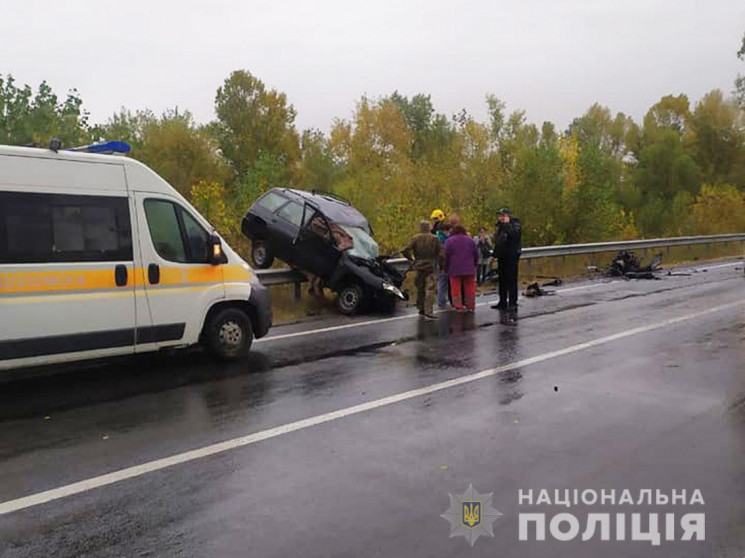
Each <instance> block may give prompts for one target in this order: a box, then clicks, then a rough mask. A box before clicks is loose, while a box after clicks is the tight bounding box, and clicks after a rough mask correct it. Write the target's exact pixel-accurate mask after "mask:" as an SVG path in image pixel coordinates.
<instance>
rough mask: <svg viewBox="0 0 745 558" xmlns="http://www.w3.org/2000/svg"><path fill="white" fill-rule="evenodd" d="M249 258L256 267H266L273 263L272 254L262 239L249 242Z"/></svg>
mask: <svg viewBox="0 0 745 558" xmlns="http://www.w3.org/2000/svg"><path fill="white" fill-rule="evenodd" d="M251 259H252V260H253V263H254V267H256V268H258V269H268V268H270V267H272V264H273V263H274V255H273V254H272V253H271V252H270V251H269V248H268V247H267V245H266V243H265V242H264V241H263V240H256V241H254V242H252V243H251Z"/></svg>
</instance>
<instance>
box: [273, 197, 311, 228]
mask: <svg viewBox="0 0 745 558" xmlns="http://www.w3.org/2000/svg"><path fill="white" fill-rule="evenodd" d="M308 213H310V212H308ZM277 215H279V216H280V217H282V219H285V220H286V221H289V222H290V223H292V224H293V225H295V226H296V227H300V226H302V224H303V206H302V205H300V204H299V203H297V202H294V201H291V202H289V203H288V204H287V205H285V206H284V207H283V208H282V209H280V210H279V211H278V212H277ZM308 217H309V215H306V216H305V218H306V220H307V219H308Z"/></svg>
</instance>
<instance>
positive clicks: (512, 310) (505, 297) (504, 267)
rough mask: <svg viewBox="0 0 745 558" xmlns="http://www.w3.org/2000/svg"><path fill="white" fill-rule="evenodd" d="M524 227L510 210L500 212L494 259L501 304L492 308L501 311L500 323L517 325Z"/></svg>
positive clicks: (504, 208) (504, 209)
mask: <svg viewBox="0 0 745 558" xmlns="http://www.w3.org/2000/svg"><path fill="white" fill-rule="evenodd" d="M521 237H522V226H521V225H520V219H518V218H516V217H513V216H512V211H510V209H509V208H507V207H503V208H502V209H500V210H499V218H498V220H497V230H496V233H495V234H494V253H493V255H494V257H495V258H496V259H497V268H498V270H499V302H498V303H497V304H495V305H492V308H495V309H497V310H499V317H500V322H501V323H503V324H507V325H516V324H517V273H518V267H519V265H520V254H521V253H522V244H521Z"/></svg>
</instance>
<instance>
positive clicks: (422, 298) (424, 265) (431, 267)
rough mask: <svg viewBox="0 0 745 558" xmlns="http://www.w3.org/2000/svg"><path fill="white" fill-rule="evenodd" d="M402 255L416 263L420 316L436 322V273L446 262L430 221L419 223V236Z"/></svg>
mask: <svg viewBox="0 0 745 558" xmlns="http://www.w3.org/2000/svg"><path fill="white" fill-rule="evenodd" d="M402 253H403V255H404V257H405V258H406V259H407V260H409V261H413V262H414V269H415V270H416V280H415V284H416V306H417V308H418V309H419V315H420V316H423V317H424V318H425V319H429V320H436V319H437V318H436V317H435V315H434V308H433V307H434V304H435V273H436V270H437V269H438V268H439V269H442V267H443V266H444V263H445V262H444V254H443V247H442V243H441V242H440V241H439V240H438V239H437V237H436V236H434V235H432V234H431V231H430V227H429V222H428V221H422V222H421V223H419V234H417V235H414V237H413V238H412V239H411V241H410V242H409V244H407V245H406V248H404V249H403V250H402ZM412 256H413V257H412Z"/></svg>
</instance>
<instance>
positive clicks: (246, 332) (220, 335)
mask: <svg viewBox="0 0 745 558" xmlns="http://www.w3.org/2000/svg"><path fill="white" fill-rule="evenodd" d="M204 341H205V344H206V345H207V348H208V349H209V350H210V352H211V353H212V354H214V355H215V356H216V357H218V358H219V359H221V360H236V359H239V358H242V357H244V356H246V355H247V354H248V352H249V351H250V350H251V343H252V342H253V329H252V328H251V320H250V319H249V318H248V316H247V315H246V313H245V312H243V311H241V310H239V309H237V308H226V309H225V310H220V311H218V312H217V313H216V314H215V315H214V316H212V317H211V318H210V320H209V322H208V323H207V324H206V325H205V327H204Z"/></svg>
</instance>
